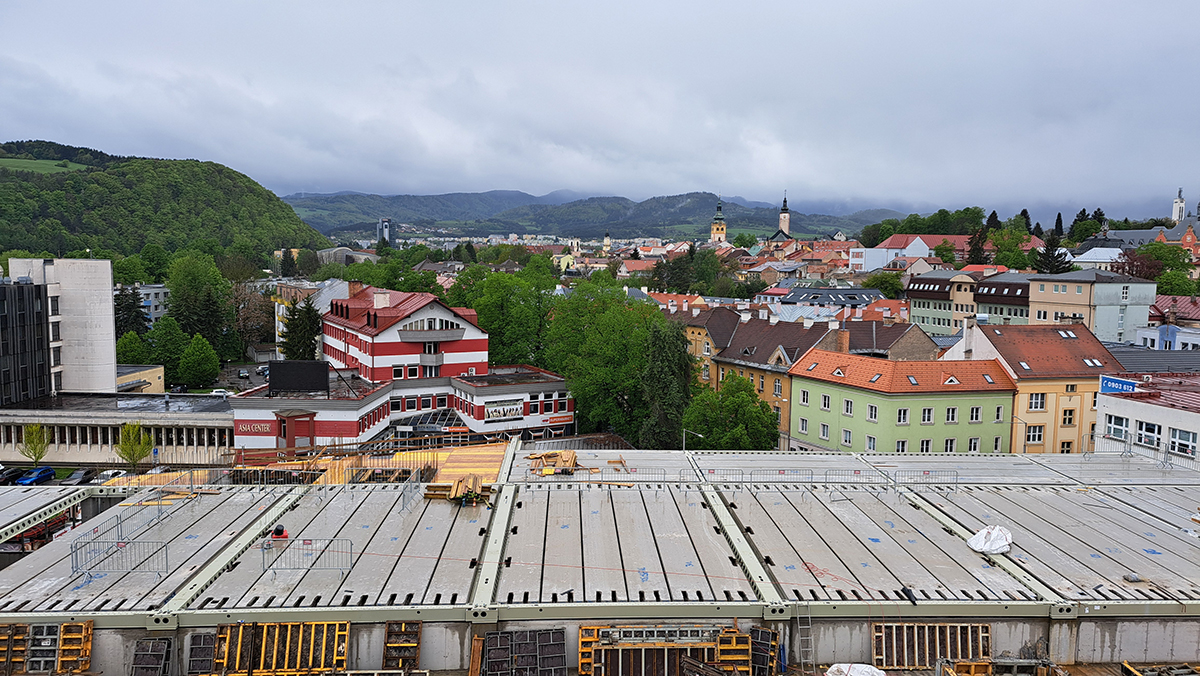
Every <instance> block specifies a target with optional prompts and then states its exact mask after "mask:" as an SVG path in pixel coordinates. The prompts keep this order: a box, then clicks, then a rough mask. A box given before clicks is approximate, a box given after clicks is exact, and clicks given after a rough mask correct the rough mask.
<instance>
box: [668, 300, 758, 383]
mask: <svg viewBox="0 0 1200 676" xmlns="http://www.w3.org/2000/svg"><path fill="white" fill-rule="evenodd" d="M664 314H665V315H666V317H667V319H671V320H675V321H679V322H683V332H684V335H686V336H687V339H688V354H690V355H692V357H694V358H695V359H696V360H697V362H698V366H699V376H700V383H701V384H702V385H706V386H708V387H711V388H713V389H716V387H717V379H716V374H717V369H716V366H715V365H714V364H713V357H715V356H717V354H719V353H720V352H721V350H723V349H725V347H727V346H728V345H729V341H730V339H732V338H733V334H734V331H735V330H736V329H737V326H738V322H739V321H740V319H741V316H740V315H739V314H738V313H737V312H735V311H734V310H731V309H729V308H727V307H718V308H713V309H711V310H708V309H705V310H699V309H692V310H690V311H688V312H670V311H668V310H664Z"/></svg>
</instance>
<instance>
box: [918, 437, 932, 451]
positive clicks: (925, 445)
mask: <svg viewBox="0 0 1200 676" xmlns="http://www.w3.org/2000/svg"><path fill="white" fill-rule="evenodd" d="M932 451H933V439H922V440H921V452H922V453H930V452H932Z"/></svg>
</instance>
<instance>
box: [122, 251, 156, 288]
mask: <svg viewBox="0 0 1200 676" xmlns="http://www.w3.org/2000/svg"><path fill="white" fill-rule="evenodd" d="M112 273H113V283H114V284H123V285H128V286H132V285H134V284H149V283H150V282H151V281H153V280H152V278H151V276H150V273H149V272H147V271H146V264H145V263H143V262H142V259H141V258H140V257H138V256H128V257H126V258H122V259H120V260H115V261H113V264H112Z"/></svg>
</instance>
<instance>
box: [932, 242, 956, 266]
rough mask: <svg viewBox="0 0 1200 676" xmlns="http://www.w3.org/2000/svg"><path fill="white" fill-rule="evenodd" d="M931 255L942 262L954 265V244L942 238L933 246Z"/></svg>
mask: <svg viewBox="0 0 1200 676" xmlns="http://www.w3.org/2000/svg"><path fill="white" fill-rule="evenodd" d="M933 255H934V256H937V257H938V258H940V259H942V262H943V263H949V264H950V265H954V261H955V256H954V245H953V244H951V243H950V240H948V239H943V240H942V243H941V244H939V245H937V246H935V247H933Z"/></svg>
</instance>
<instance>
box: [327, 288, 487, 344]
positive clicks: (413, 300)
mask: <svg viewBox="0 0 1200 676" xmlns="http://www.w3.org/2000/svg"><path fill="white" fill-rule="evenodd" d="M376 292H380V293H386V294H388V305H387V306H385V307H381V308H376V307H375V293H376ZM430 303H437V304H439V305H441V306H442V307H445V308H446V309H448V310H450V311H451V312H453V313H454V314H455V315H457V316H458V317H460V318H461V319H463V320H465V321H467V322H470V323H471V324H473V325H476V326H478V321H479V320H478V317H477V315H476V313H475V311H474V310H469V309H467V308H451V307H449V306H447V305H446V304H445V303H442V301H441V300H439V299H438V297H437V296H435V295H433V294H432V293H412V292H406V291H391V290H388V289H379V288H376V287H373V286H367V287H363V289H362V291H359V292H358V293H356V294H354V295H353V296H351V297H350V298H347V299H345V300H335V301H333V303H331V304H330V309H329V312H326V313H325V316H324V319H325V321H327V322H329V323H330V324H335V325H337V326H343V327H346V328H348V329H353V330H354V331H357V332H359V333H363V334H366V335H369V336H374V335H378V334H380V333H383V331H385V330H386V329H388V328H389V327H391V326H392V325H393V324H396V323H397V322H399V321H400V320H402V319H404V318H406V317H408V316H410V315H412V313H414V312H416V311H417V310H420V309H421V308H423V307H425V306H426V305H429V304H430ZM342 315H346V316H342Z"/></svg>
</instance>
